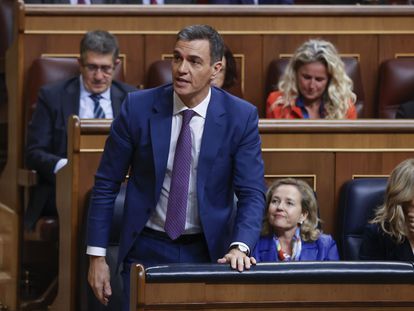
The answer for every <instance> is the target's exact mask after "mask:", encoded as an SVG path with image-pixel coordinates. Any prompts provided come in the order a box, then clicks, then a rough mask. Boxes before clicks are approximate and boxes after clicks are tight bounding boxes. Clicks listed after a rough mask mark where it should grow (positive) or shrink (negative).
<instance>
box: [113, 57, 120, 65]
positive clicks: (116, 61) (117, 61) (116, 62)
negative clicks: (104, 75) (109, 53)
mask: <svg viewBox="0 0 414 311" xmlns="http://www.w3.org/2000/svg"><path fill="white" fill-rule="evenodd" d="M120 62H121V60H120V59H119V58H117V59H115V61H114V65H115V66H117V65H118V64H119V63H120Z"/></svg>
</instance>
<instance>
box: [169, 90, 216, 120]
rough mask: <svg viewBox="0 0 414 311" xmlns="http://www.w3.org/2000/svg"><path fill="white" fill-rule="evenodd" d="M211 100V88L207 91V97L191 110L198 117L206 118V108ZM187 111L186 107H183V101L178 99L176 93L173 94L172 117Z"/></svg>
mask: <svg viewBox="0 0 414 311" xmlns="http://www.w3.org/2000/svg"><path fill="white" fill-rule="evenodd" d="M210 98H211V88H209V90H208V94H207V96H206V97H205V98H204V99H203V100H202V101H201V103H199V104H198V105H197V106H195V107H194V108H191V110H193V111H195V112H196V113H197V114H198V115H199V116H200V117H203V118H204V119H205V118H206V115H207V108H208V104H209V103H210ZM186 109H189V108H188V107H187V106H186V105H184V103H183V101H182V100H181V99H180V97H179V96H178V95H177V93H175V92H174V110H173V115H176V114H179V113H181V112H182V111H184V110H186Z"/></svg>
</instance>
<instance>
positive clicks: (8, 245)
mask: <svg viewBox="0 0 414 311" xmlns="http://www.w3.org/2000/svg"><path fill="white" fill-rule="evenodd" d="M18 241H19V222H18V217H17V214H16V213H15V212H14V211H13V210H11V209H10V208H7V207H6V206H4V205H3V204H1V203H0V305H2V306H7V307H8V308H9V309H8V310H16V309H17V290H18V288H19V287H18V282H17V279H18V264H19V261H18V260H17V258H19V252H18Z"/></svg>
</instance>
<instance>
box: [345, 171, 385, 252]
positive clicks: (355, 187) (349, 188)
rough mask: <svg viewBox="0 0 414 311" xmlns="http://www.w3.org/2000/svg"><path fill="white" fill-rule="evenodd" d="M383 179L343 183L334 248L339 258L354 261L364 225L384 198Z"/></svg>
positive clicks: (359, 179) (366, 179)
mask: <svg viewBox="0 0 414 311" xmlns="http://www.w3.org/2000/svg"><path fill="white" fill-rule="evenodd" d="M386 186H387V178H358V179H353V180H350V181H348V182H346V183H345V184H344V185H343V186H342V188H341V190H340V196H339V213H338V215H339V217H338V220H339V221H338V241H337V242H338V247H339V251H340V254H341V258H342V259H343V260H358V259H359V249H360V246H361V243H362V236H363V232H364V228H365V226H366V224H367V223H368V221H369V220H370V219H372V218H373V216H374V214H375V209H376V208H377V207H378V206H379V205H381V204H382V203H383V201H384V193H385V189H386Z"/></svg>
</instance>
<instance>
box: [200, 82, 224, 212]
mask: <svg viewBox="0 0 414 311" xmlns="http://www.w3.org/2000/svg"><path fill="white" fill-rule="evenodd" d="M225 113H226V111H225V109H224V107H223V101H222V99H221V95H220V93H219V92H218V91H216V90H215V89H214V88H212V89H211V98H210V103H209V105H208V109H207V115H206V121H205V124H204V132H203V138H202V141H201V148H200V155H199V159H198V168H197V171H198V172H197V191H198V202H199V204H200V202H203V195H204V188H205V183H206V178H207V176H208V173H209V171H210V169H211V166H212V165H213V164H214V160H215V158H216V156H217V153H218V151H219V148H220V146H221V144H222V141H221V139H220V137H224V136H225V133H224V132H225V130H226V128H225V126H224V125H225V118H224V115H225ZM200 206H201V205H200Z"/></svg>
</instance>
